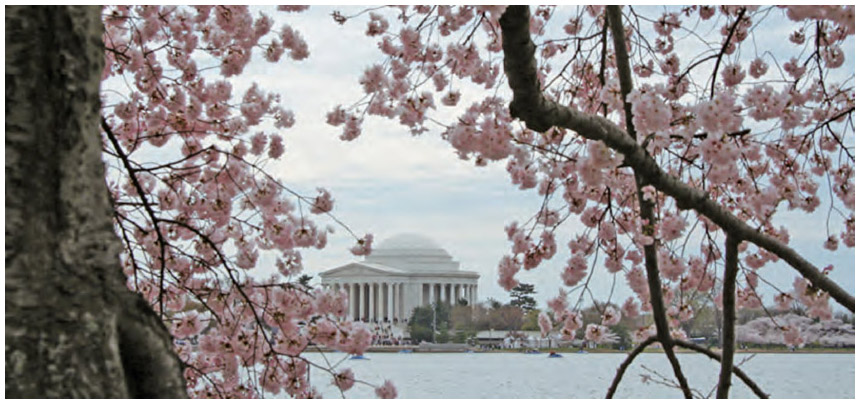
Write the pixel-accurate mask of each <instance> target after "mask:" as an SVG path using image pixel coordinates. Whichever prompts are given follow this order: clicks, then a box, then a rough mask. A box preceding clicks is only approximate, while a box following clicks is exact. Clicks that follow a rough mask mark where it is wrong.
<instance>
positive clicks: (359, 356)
mask: <svg viewBox="0 0 860 404" xmlns="http://www.w3.org/2000/svg"><path fill="white" fill-rule="evenodd" d="M349 359H366V360H370V358H368V357H366V356H364V355H352V356H350V357H349Z"/></svg>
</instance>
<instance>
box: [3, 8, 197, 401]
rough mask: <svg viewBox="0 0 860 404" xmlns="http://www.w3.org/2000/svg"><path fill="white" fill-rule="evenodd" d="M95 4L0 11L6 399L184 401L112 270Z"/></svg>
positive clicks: (166, 355)
mask: <svg viewBox="0 0 860 404" xmlns="http://www.w3.org/2000/svg"><path fill="white" fill-rule="evenodd" d="M102 30H103V26H102V22H101V16H100V8H99V7H71V6H68V7H67V6H62V7H26V6H17V7H8V6H7V7H6V136H5V139H6V397H8V398H28V397H45V398H88V397H93V398H95V397H118V398H122V397H165V398H167V397H175V398H180V397H186V393H185V384H184V379H183V377H182V367H181V363H180V361H179V359H178V358H177V356H176V354H175V353H174V352H173V349H172V343H171V339H170V335H169V334H168V332H167V330H166V328H165V327H164V325H163V324H162V323H161V321H160V320H159V319H158V317H157V316H156V315H155V314H154V312H153V311H152V309H150V308H149V306H148V305H147V304H146V303H145V302H144V300H143V299H142V298H141V297H140V296H138V295H136V294H134V293H132V292H131V291H129V290H128V289H127V288H126V286H125V279H124V275H123V274H122V271H121V269H120V261H119V258H118V254H119V252H120V248H121V247H120V243H119V240H118V239H117V236H116V235H115V233H114V231H113V225H112V222H111V206H110V202H109V196H108V192H107V187H106V186H105V169H104V165H103V163H102V160H101V144H100V138H99V129H98V125H99V83H100V79H101V72H102V68H103V66H104V57H103V45H102V42H101V38H102Z"/></svg>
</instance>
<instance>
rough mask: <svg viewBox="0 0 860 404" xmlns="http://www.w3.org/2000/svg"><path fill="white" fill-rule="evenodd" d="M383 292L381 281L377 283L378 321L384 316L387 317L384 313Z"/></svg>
mask: <svg viewBox="0 0 860 404" xmlns="http://www.w3.org/2000/svg"><path fill="white" fill-rule="evenodd" d="M382 292H383V291H382V283H381V282H380V283H377V284H376V313H375V315H376V321H382V318H383V317H385V316H384V315H383V313H384V311H383V309H384V307H383V306H382V296H383V294H382Z"/></svg>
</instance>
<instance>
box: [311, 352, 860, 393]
mask: <svg viewBox="0 0 860 404" xmlns="http://www.w3.org/2000/svg"><path fill="white" fill-rule="evenodd" d="M563 355H564V357H563V358H558V359H549V358H547V357H546V354H541V355H537V354H536V355H528V354H521V353H471V354H470V353H415V354H401V353H368V354H366V356H367V357H368V358H370V359H369V360H345V361H343V362H342V365H341V366H348V367H351V368H352V369H353V372H355V375H356V378H357V379H361V380H365V381H368V382H371V383H377V384H378V383H381V382H382V381H383V380H384V379H391V380H392V381H393V382H394V384H395V386H396V387H397V390H398V396H399V398H471V399H475V398H603V397H604V396H605V395H606V390H607V388H608V387H609V384H610V383H611V381H612V378H613V377H614V375H615V370H616V369H617V368H618V366H619V365H620V364H621V362H622V361H623V360H624V358H625V357H626V355H625V354H598V353H589V354H576V353H565V354H563ZM747 356H749V355H747V354H736V355H735V363H738V362H739V361H741V360H743V359H744V358H746V357H747ZM308 357H309V359H311V360H314V361H315V362H317V363H324V362H322V358H321V356H320V354H310V355H309V356H308ZM326 357H327V358H328V359H329V360H330V361H335V362H336V361H338V360H339V359H341V358H343V357H344V354H341V353H333V354H326ZM678 357H679V360H680V362H681V366H682V368H683V370H684V373H685V374H686V376H687V380H688V381H689V383H690V386H691V387H692V388H694V389H696V391H698V392H700V393H701V394H702V395H705V396H707V395H708V394H709V393H710V394H711V397H713V392H712V389H713V388H714V386H715V385H716V381H717V375H718V373H719V363H718V362H716V361H713V360H711V359H709V358H707V357H705V356H704V355H701V354H686V353H685V354H679V355H678ZM741 369H743V370H744V371H745V372H746V373H747V374H748V375H749V376H750V377H751V378H752V379H753V380H754V381H755V382H756V383H757V384H758V385H759V386H760V387H761V388H762V390H764V391H765V392H766V393H768V394H770V395H771V397H772V398H854V355H853V354H757V355H755V357H753V358H752V359H750V360H748V361H747V362H746V363H744V364H743V365H742V366H741ZM655 372H656V373H655ZM643 375H647V376H648V377H650V378H652V379H654V380H662V379H661V376H662V377H665V378H667V379H668V380H669V381H671V382H674V377H673V376H672V371H671V367H670V366H669V363H668V362H667V361H666V357H665V356H664V355H662V354H657V353H646V354H641V355H639V356H638V357H637V358H636V361H635V362H634V363H633V365H631V366H630V367H629V368H628V369H627V372H626V373H625V376H624V380H623V381H622V382H621V385H620V387H619V388H618V391H617V392H616V397H618V398H683V397H682V394H681V392H680V390H677V389H676V388H672V387H668V386H664V385H661V384H660V383H656V382H647V383H646V382H643V379H644V378H643ZM311 380H312V381H313V383H314V386H316V388H317V389H318V390H319V391H320V392H321V393H322V394H323V396H324V397H325V398H338V397H340V393H339V392H338V390H337V388H336V387H334V386H333V385H331V377H330V376H328V375H326V374H325V373H324V372H323V371H321V370H317V369H314V370H312V372H311ZM732 386H733V387H732V389H731V392H730V397H731V398H755V395H754V394H753V393H752V391H751V390H750V389H749V388H747V387H746V386H745V385H744V384H743V382H742V381H740V380H739V379H737V378H733V379H732ZM346 397H347V398H374V397H375V396H374V393H373V390H372V388H370V387H368V386H364V385H360V384H358V383H356V385H355V387H353V389H351V390H350V391H348V392H347V394H346Z"/></svg>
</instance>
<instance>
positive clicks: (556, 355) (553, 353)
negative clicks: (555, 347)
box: [548, 351, 564, 358]
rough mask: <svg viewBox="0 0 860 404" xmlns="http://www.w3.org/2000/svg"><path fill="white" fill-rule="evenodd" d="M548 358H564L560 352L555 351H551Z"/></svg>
mask: <svg viewBox="0 0 860 404" xmlns="http://www.w3.org/2000/svg"><path fill="white" fill-rule="evenodd" d="M548 358H564V357H563V356H561V354H559V353H555V351H550V353H549V356H548Z"/></svg>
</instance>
